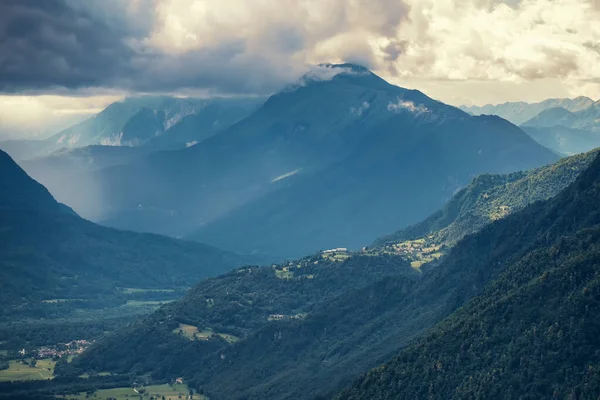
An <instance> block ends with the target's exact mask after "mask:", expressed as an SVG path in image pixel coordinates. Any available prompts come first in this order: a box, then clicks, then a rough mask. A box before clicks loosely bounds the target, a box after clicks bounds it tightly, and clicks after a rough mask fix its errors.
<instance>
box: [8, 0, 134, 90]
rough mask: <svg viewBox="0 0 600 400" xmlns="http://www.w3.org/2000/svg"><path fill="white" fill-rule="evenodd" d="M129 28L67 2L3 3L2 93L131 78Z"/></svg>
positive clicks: (10, 0) (32, 0)
mask: <svg viewBox="0 0 600 400" xmlns="http://www.w3.org/2000/svg"><path fill="white" fill-rule="evenodd" d="M127 39H128V36H127V32H126V31H125V29H123V28H121V29H114V27H111V26H109V25H108V24H107V23H106V22H104V21H102V20H100V19H98V18H96V16H94V15H93V14H91V13H89V12H88V11H87V10H85V9H83V8H80V9H76V8H72V7H70V6H69V5H68V4H67V3H66V2H65V1H63V0H4V1H2V2H1V3H0V90H1V91H3V92H16V91H22V90H37V89H44V88H49V87H53V86H61V87H66V88H79V87H89V86H101V85H104V84H106V83H107V82H111V81H113V80H115V79H117V77H118V76H120V75H122V74H124V73H125V74H131V73H132V72H133V71H132V69H131V65H130V61H131V59H132V58H133V57H134V56H135V54H134V52H133V50H132V49H131V47H129V46H128V45H127V44H126V43H125V41H126V40H127Z"/></svg>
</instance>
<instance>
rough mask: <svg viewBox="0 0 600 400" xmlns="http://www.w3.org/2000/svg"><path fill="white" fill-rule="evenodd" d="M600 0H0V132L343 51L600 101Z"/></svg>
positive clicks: (205, 88) (53, 125)
mask: <svg viewBox="0 0 600 400" xmlns="http://www.w3.org/2000/svg"><path fill="white" fill-rule="evenodd" d="M598 21H600V0H85V1H83V0H2V1H1V2H0V135H4V136H13V137H14V136H19V135H21V136H27V137H35V136H36V135H37V136H43V135H46V134H48V133H49V131H52V130H56V129H58V128H59V127H60V126H62V125H67V124H70V123H72V122H73V121H77V120H80V119H82V118H85V117H86V116H89V115H91V114H93V113H96V112H98V111H99V110H101V109H102V108H103V107H105V106H106V105H108V104H109V103H111V102H113V101H116V100H119V99H121V98H123V97H124V96H127V95H135V94H141V93H163V94H173V95H184V96H185V95H202V96H210V95H267V94H270V93H273V92H276V91H277V90H279V89H280V88H282V87H283V86H285V85H286V84H289V83H292V82H294V81H296V80H297V79H298V78H299V77H300V76H302V75H303V74H304V73H306V72H307V71H308V70H309V68H311V66H312V65H315V64H318V63H324V62H332V63H335V62H352V63H357V64H361V65H364V66H366V67H368V68H370V69H371V70H372V71H374V72H375V73H377V74H378V75H380V76H382V77H383V78H384V79H386V80H388V81H389V82H391V83H394V84H397V85H399V86H403V87H408V88H415V89H419V90H421V91H423V92H425V93H426V94H428V95H429V96H431V97H434V98H436V99H439V100H442V101H444V102H446V103H449V104H454V105H461V104H467V105H472V104H476V105H483V104H487V103H492V104H497V103H502V102H506V101H529V102H533V101H541V100H543V99H546V98H549V97H576V96H581V95H583V96H589V97H591V98H593V99H594V100H598V99H600V23H598Z"/></svg>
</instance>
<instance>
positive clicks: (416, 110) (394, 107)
mask: <svg viewBox="0 0 600 400" xmlns="http://www.w3.org/2000/svg"><path fill="white" fill-rule="evenodd" d="M387 109H388V111H390V112H400V111H404V110H405V111H408V112H410V113H413V114H422V113H424V112H427V111H429V109H428V108H427V107H425V106H424V105H423V104H418V105H416V104H415V103H414V102H412V101H406V100H402V99H400V98H398V101H397V102H396V103H393V102H391V101H390V102H389V103H388V106H387Z"/></svg>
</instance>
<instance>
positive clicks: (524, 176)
mask: <svg viewBox="0 0 600 400" xmlns="http://www.w3.org/2000/svg"><path fill="white" fill-rule="evenodd" d="M598 151H599V150H594V151H590V152H588V153H585V154H578V155H575V156H571V157H566V158H562V159H560V160H559V161H557V162H556V163H554V164H550V165H547V166H543V167H539V168H535V169H533V170H529V171H519V172H515V173H512V174H507V175H493V174H484V175H480V176H478V177H477V178H475V179H474V180H473V181H472V182H471V183H470V184H469V185H468V186H467V187H465V188H464V189H461V190H460V191H459V192H458V193H456V194H455V195H454V196H453V197H452V199H451V200H450V201H449V202H448V203H447V204H446V206H444V208H443V209H441V210H439V211H437V212H435V213H434V214H432V215H431V216H429V217H428V218H426V219H425V220H424V221H422V222H420V223H418V224H416V225H413V226H410V227H408V228H405V229H402V230H400V231H397V232H395V233H393V234H391V235H387V236H383V237H381V238H379V239H377V240H376V241H375V242H374V243H373V245H374V246H386V245H387V246H390V247H393V246H394V245H396V244H397V243H401V242H406V241H415V240H417V241H418V240H423V241H424V242H425V243H426V247H431V246H434V247H437V246H444V247H452V246H453V245H455V244H456V243H457V242H458V241H459V240H461V239H462V238H463V237H465V236H466V235H470V234H473V233H475V232H477V231H479V230H480V229H481V228H483V227H484V226H486V225H488V224H489V223H491V222H493V221H495V220H498V219H500V218H504V217H506V216H507V215H509V214H512V213H514V212H516V211H519V210H522V209H523V208H525V207H527V206H528V205H530V204H532V203H535V202H536V201H540V200H547V199H549V198H551V197H554V196H555V195H557V194H558V193H559V192H560V191H562V190H563V189H564V188H566V187H567V186H569V185H570V184H571V183H573V181H575V179H576V178H577V176H579V174H580V173H581V171H584V170H585V169H586V168H588V166H589V165H590V164H591V163H592V161H593V160H594V159H595V158H596V156H597V154H598Z"/></svg>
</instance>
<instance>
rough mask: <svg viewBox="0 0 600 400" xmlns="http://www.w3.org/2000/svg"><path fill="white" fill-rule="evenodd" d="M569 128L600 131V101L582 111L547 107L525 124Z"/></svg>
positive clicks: (539, 126) (524, 124)
mask: <svg viewBox="0 0 600 400" xmlns="http://www.w3.org/2000/svg"><path fill="white" fill-rule="evenodd" d="M556 125H560V126H565V127H567V128H574V129H582V130H588V131H600V101H598V102H596V103H594V104H592V105H591V106H589V107H587V108H585V109H583V110H580V111H569V110H567V109H565V108H562V107H557V108H550V109H547V110H545V111H543V112H541V113H539V114H538V115H536V116H535V117H533V118H531V119H529V120H528V121H525V122H524V123H523V126H532V127H538V128H542V127H551V126H556Z"/></svg>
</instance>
